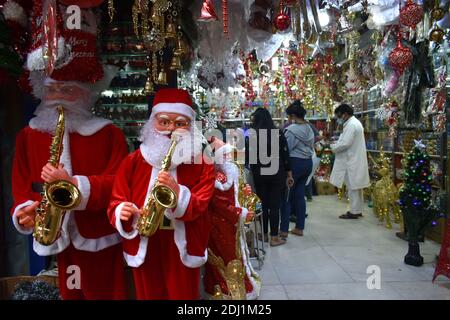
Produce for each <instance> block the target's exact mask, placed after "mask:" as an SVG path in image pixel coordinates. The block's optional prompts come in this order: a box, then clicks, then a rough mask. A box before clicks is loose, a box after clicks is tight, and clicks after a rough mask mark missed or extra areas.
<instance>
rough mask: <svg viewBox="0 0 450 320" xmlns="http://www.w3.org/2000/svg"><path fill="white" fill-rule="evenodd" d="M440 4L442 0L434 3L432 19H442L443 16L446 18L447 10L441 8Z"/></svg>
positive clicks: (431, 13)
mask: <svg viewBox="0 0 450 320" xmlns="http://www.w3.org/2000/svg"><path fill="white" fill-rule="evenodd" d="M439 4H440V1H439V0H436V1H435V3H434V8H433V10H431V12H430V17H431V20H433V21H439V20H442V18H444V16H445V10H444V9H443V8H441V7H440V6H439Z"/></svg>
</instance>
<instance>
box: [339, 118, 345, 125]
mask: <svg viewBox="0 0 450 320" xmlns="http://www.w3.org/2000/svg"><path fill="white" fill-rule="evenodd" d="M344 122H345V121H344V119H342V118H338V119H337V123H338V124H344Z"/></svg>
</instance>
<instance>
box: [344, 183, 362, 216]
mask: <svg viewBox="0 0 450 320" xmlns="http://www.w3.org/2000/svg"><path fill="white" fill-rule="evenodd" d="M348 198H349V199H350V213H353V214H358V213H362V212H363V207H364V199H363V191H362V190H361V189H357V190H350V189H348Z"/></svg>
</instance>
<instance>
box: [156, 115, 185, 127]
mask: <svg viewBox="0 0 450 320" xmlns="http://www.w3.org/2000/svg"><path fill="white" fill-rule="evenodd" d="M156 121H158V124H159V125H160V126H162V127H165V128H168V127H170V126H171V125H172V124H173V125H174V127H175V128H186V127H188V126H189V125H190V124H191V122H190V121H189V120H187V119H176V120H170V119H168V118H166V117H160V118H157V119H156Z"/></svg>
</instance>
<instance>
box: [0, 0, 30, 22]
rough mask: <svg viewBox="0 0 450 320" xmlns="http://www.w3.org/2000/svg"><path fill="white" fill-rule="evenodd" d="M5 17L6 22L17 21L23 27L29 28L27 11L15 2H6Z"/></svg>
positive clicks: (4, 6)
mask: <svg viewBox="0 0 450 320" xmlns="http://www.w3.org/2000/svg"><path fill="white" fill-rule="evenodd" d="M3 16H4V17H5V19H6V20H11V21H15V22H17V23H18V24H20V25H21V26H22V27H26V26H27V15H26V14H25V10H23V8H22V7H21V6H20V5H19V4H18V3H17V2H15V1H10V0H8V1H6V3H5V4H4V5H3Z"/></svg>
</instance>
